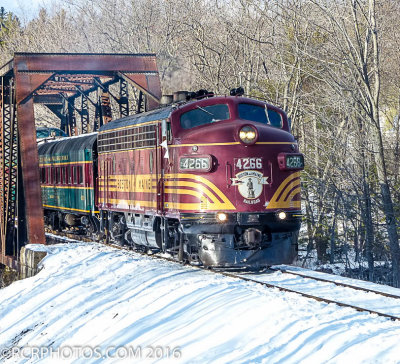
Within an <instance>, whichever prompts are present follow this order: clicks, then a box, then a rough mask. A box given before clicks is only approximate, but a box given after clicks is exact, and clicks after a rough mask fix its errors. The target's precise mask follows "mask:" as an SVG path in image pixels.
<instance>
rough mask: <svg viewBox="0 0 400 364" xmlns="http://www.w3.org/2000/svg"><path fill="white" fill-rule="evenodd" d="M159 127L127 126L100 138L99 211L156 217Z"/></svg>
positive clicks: (152, 124) (158, 174) (159, 149)
mask: <svg viewBox="0 0 400 364" xmlns="http://www.w3.org/2000/svg"><path fill="white" fill-rule="evenodd" d="M158 129H159V123H151V124H148V123H146V125H142V124H138V125H136V126H127V127H124V128H120V129H118V130H112V129H111V130H110V131H107V132H103V133H101V134H100V136H99V144H100V147H99V148H100V149H99V199H98V203H99V208H101V209H102V210H110V211H119V212H129V213H142V214H151V215H155V214H157V206H158V200H159V198H160V195H159V193H158V192H159V191H158V180H159V176H160V172H159V170H158V169H159V163H160V162H159V160H160V158H159V155H160V153H161V147H159V146H157V140H158V137H157V135H158V133H159V130H158Z"/></svg>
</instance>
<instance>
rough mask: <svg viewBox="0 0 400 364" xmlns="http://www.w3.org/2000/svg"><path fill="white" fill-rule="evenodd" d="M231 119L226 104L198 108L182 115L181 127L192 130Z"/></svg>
mask: <svg viewBox="0 0 400 364" xmlns="http://www.w3.org/2000/svg"><path fill="white" fill-rule="evenodd" d="M229 118H230V115H229V108H228V105H226V104H217V105H211V106H204V107H201V106H197V108H196V109H193V110H190V111H188V112H185V113H184V114H182V115H181V119H180V121H181V127H182V128H183V129H191V128H195V127H196V126H200V125H204V124H210V123H215V122H217V121H222V120H227V119H229Z"/></svg>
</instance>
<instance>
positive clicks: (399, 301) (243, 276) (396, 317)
mask: <svg viewBox="0 0 400 364" xmlns="http://www.w3.org/2000/svg"><path fill="white" fill-rule="evenodd" d="M66 237H67V238H68V239H69V240H70V241H71V240H73V241H76V242H82V241H86V242H87V241H90V240H88V239H81V238H80V237H79V236H71V235H68V234H67V235H66V236H55V235H49V234H46V239H47V241H48V243H50V244H51V243H60V242H65V241H66V240H65V238H66ZM102 244H104V245H107V246H111V247H113V248H117V249H120V250H126V251H132V250H131V249H129V248H128V247H121V246H118V245H114V244H105V243H102ZM133 252H135V253H138V254H141V255H145V256H147V257H150V258H153V259H159V260H164V261H169V262H173V263H178V264H180V263H179V262H178V261H177V260H176V259H174V258H169V257H165V256H161V255H159V254H151V255H150V254H147V253H145V252H141V251H136V250H134V251H133ZM190 267H192V268H194V269H199V270H205V271H208V272H212V273H215V274H219V275H223V276H225V277H229V278H235V279H240V280H243V281H246V282H252V283H256V284H259V285H262V286H264V287H268V288H275V289H278V290H280V291H283V292H290V293H295V294H298V295H301V296H303V297H306V298H310V299H314V300H316V301H319V302H325V303H331V304H336V305H338V306H341V307H348V308H352V309H354V310H356V311H358V312H367V313H369V314H375V315H377V316H381V317H385V318H388V319H390V320H393V321H400V313H399V314H391V313H387V312H382V311H381V310H375V309H369V308H368V307H361V306H359V305H356V304H351V303H346V302H342V301H340V300H334V299H330V298H326V297H321V295H319V296H318V295H315V294H310V293H307V292H305V291H302V290H298V289H293V288H288V287H287V286H286V287H285V284H277V283H270V282H266V281H263V280H262V278H265V277H267V276H268V275H267V274H268V273H261V274H257V273H254V272H253V273H251V276H250V275H249V274H248V273H243V272H242V273H238V272H227V271H224V270H220V269H209V268H206V267H202V266H196V265H190ZM268 271H270V272H281V273H282V274H287V275H289V276H290V275H292V276H298V277H301V278H302V279H308V280H313V281H316V282H322V283H324V284H334V285H336V286H340V287H344V288H346V289H349V290H356V291H363V292H365V293H370V294H375V295H379V296H381V297H382V298H386V299H387V298H389V299H391V300H396V305H395V306H397V307H400V295H399V296H397V295H395V294H390V293H386V292H381V291H378V290H374V289H368V288H364V287H360V286H355V285H352V284H347V283H343V282H337V281H334V280H330V279H326V278H320V277H314V276H311V275H307V274H305V273H304V272H295V271H289V270H287V269H285V268H269V269H268ZM270 274H271V273H269V275H270Z"/></svg>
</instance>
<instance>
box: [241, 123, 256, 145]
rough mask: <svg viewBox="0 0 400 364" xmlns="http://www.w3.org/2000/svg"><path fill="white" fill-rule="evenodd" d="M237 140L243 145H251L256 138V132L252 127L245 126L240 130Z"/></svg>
mask: <svg viewBox="0 0 400 364" xmlns="http://www.w3.org/2000/svg"><path fill="white" fill-rule="evenodd" d="M239 138H240V140H241V141H242V142H243V143H245V144H253V143H254V142H255V141H256V138H257V131H256V129H255V128H253V127H252V126H250V125H246V126H244V127H243V128H242V129H240V131H239Z"/></svg>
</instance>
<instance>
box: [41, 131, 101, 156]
mask: <svg viewBox="0 0 400 364" xmlns="http://www.w3.org/2000/svg"><path fill="white" fill-rule="evenodd" d="M96 140H97V133H90V134H82V135H78V136H74V137H70V138H62V139H57V140H55V141H51V142H47V143H43V144H41V145H40V146H39V148H38V151H39V155H44V154H53V155H55V154H70V155H74V154H78V152H79V151H82V150H85V149H93V146H94V144H95V143H96Z"/></svg>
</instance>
